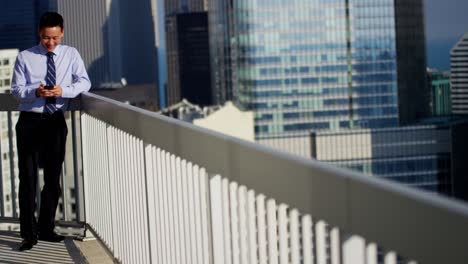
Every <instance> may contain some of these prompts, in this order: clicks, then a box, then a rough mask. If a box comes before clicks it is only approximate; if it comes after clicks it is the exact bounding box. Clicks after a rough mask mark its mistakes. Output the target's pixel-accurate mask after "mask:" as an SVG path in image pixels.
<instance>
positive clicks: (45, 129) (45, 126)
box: [16, 111, 68, 239]
mask: <svg viewBox="0 0 468 264" xmlns="http://www.w3.org/2000/svg"><path fill="white" fill-rule="evenodd" d="M67 133H68V130H67V124H66V122H65V118H64V115H63V113H62V112H60V111H58V112H55V113H54V114H47V113H44V114H39V113H32V112H21V113H20V117H19V119H18V123H17V124H16V140H17V143H16V144H17V149H18V167H19V180H20V183H19V208H20V229H21V237H22V238H24V239H35V238H36V236H37V235H38V233H42V234H49V233H50V232H53V230H54V227H55V212H56V210H57V205H58V200H59V197H60V195H61V188H60V174H61V171H62V164H63V160H64V158H65V143H66V138H67ZM39 160H41V161H42V162H41V163H42V165H43V167H44V187H43V189H42V192H41V203H40V204H41V208H40V212H39V221H38V222H37V223H36V217H35V215H34V212H35V211H36V189H37V182H38V175H37V172H38V170H37V169H38V165H39V162H38V161H39Z"/></svg>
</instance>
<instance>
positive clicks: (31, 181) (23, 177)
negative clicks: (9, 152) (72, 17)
mask: <svg viewBox="0 0 468 264" xmlns="http://www.w3.org/2000/svg"><path fill="white" fill-rule="evenodd" d="M38 33H39V38H40V42H39V44H38V45H37V46H34V47H32V48H30V49H27V50H24V51H22V52H20V53H19V55H18V57H17V59H16V64H15V68H14V73H13V79H12V87H11V90H12V94H13V95H14V96H15V97H16V98H17V99H18V100H19V111H20V116H19V119H18V123H17V124H16V138H17V149H18V167H19V179H20V184H19V208H20V229H21V237H22V239H23V240H22V242H21V244H20V245H19V250H20V251H23V250H28V249H31V248H32V247H33V246H34V245H35V244H37V241H38V240H43V241H49V242H60V241H63V240H64V237H63V236H61V235H59V234H57V233H55V231H54V228H55V212H56V210H57V205H58V200H59V197H60V194H61V188H60V174H61V173H60V172H61V170H62V164H63V160H64V158H65V142H66V137H67V133H68V130H67V125H66V123H65V118H64V111H66V110H67V108H68V102H69V100H70V99H71V98H74V97H76V96H77V95H79V94H80V93H82V92H85V91H88V90H89V89H90V87H91V83H90V81H89V77H88V74H87V73H86V69H85V66H84V63H83V60H82V59H81V56H80V54H79V53H78V51H77V50H76V49H75V48H73V47H70V46H66V45H61V44H60V42H61V40H62V37H63V34H64V26H63V18H62V16H61V15H60V14H58V13H55V12H46V13H44V14H43V15H42V16H41V18H40V21H39V29H38ZM39 156H40V159H41V160H42V161H43V166H44V186H43V189H42V191H41V204H40V209H39V220H38V221H37V222H36V217H35V216H34V212H35V210H36V185H37V182H38V175H37V168H38V157H39Z"/></svg>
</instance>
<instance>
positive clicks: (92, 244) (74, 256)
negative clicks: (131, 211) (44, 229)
mask: <svg viewBox="0 0 468 264" xmlns="http://www.w3.org/2000/svg"><path fill="white" fill-rule="evenodd" d="M20 242H21V238H20V235H19V232H17V231H0V263H5V264H22V263H25V264H26V263H27V264H38V263H41V264H42V263H47V264H54V263H60V264H66V263H90V264H95V263H96V264H98V263H99V264H108V263H114V262H113V259H112V258H111V257H110V256H109V255H108V254H107V251H106V250H105V249H104V248H103V247H102V245H101V244H100V243H99V241H97V240H87V241H78V240H74V239H73V238H72V237H67V238H66V239H65V241H63V242H61V243H51V242H44V241H39V242H38V243H37V245H35V246H34V247H33V249H31V250H27V251H23V252H21V251H18V245H19V243H20Z"/></svg>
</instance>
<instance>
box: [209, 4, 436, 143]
mask: <svg viewBox="0 0 468 264" xmlns="http://www.w3.org/2000/svg"><path fill="white" fill-rule="evenodd" d="M227 2H229V1H222V0H219V1H216V0H214V1H213V2H212V3H211V4H210V7H211V6H213V7H217V8H218V9H221V10H220V11H221V12H218V11H219V10H218V11H217V12H214V11H213V12H210V16H212V17H211V18H210V23H212V24H211V25H210V27H211V28H213V29H214V30H212V31H213V33H214V34H213V35H211V36H210V38H212V40H211V43H219V45H214V46H212V47H211V48H212V49H214V50H212V54H213V55H214V58H213V61H215V62H217V63H219V64H215V65H212V69H213V74H214V75H215V77H214V79H216V81H215V83H216V85H217V86H216V89H218V88H221V89H226V90H227V91H229V90H232V94H233V97H234V101H235V102H236V103H237V104H238V105H240V106H241V107H242V108H245V109H249V110H253V111H254V112H255V118H256V122H255V131H256V139H257V140H258V141H264V140H271V139H274V138H286V137H308V134H309V132H310V131H311V130H338V129H346V128H380V127H393V126H398V125H400V124H408V123H411V122H412V121H414V120H416V119H417V118H420V117H425V116H428V115H429V114H430V91H429V90H428V89H427V86H426V80H425V37H424V17H423V5H422V0H411V1H404V0H396V1H393V0H380V1H370V0H336V1H317V0H312V1H281V0H269V1H266V0H253V1H252V0H236V1H233V4H232V5H230V4H229V3H227ZM210 30H211V29H210ZM220 40H223V41H220ZM226 45H229V48H230V51H229V52H228V53H226V52H227V50H226V49H224V48H223V46H226ZM226 56H228V57H230V59H229V60H228V62H229V65H228V66H227V67H218V66H219V65H223V64H224V65H226V63H225V62H226ZM225 71H231V72H230V73H229V74H225ZM223 78H230V81H229V80H225V79H223ZM221 84H229V85H230V86H231V87H223V85H221ZM220 93H225V92H224V91H223V92H220ZM414 98H418V101H419V102H421V103H420V104H418V105H416V104H414V103H412V102H411V100H412V99H414Z"/></svg>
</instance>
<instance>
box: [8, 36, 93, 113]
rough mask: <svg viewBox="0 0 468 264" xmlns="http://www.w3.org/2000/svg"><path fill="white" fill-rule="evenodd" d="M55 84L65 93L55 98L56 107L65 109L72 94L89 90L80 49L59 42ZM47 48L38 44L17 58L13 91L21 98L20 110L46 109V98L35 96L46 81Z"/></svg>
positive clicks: (34, 110) (35, 110)
mask: <svg viewBox="0 0 468 264" xmlns="http://www.w3.org/2000/svg"><path fill="white" fill-rule="evenodd" d="M53 53H54V57H53V58H54V62H55V70H56V85H60V87H62V96H61V97H58V98H57V99H56V106H57V109H59V110H61V111H66V110H67V109H68V102H69V100H70V98H74V97H76V96H77V95H79V94H80V93H82V92H86V91H89V89H90V88H91V82H90V81H89V77H88V74H87V73H86V68H85V66H84V63H83V60H82V59H81V56H80V54H79V53H78V51H77V50H76V49H75V48H73V47H70V46H66V45H58V46H57V47H56V48H55V49H54V51H53ZM46 54H47V50H46V49H45V48H44V47H43V46H42V44H40V43H39V44H38V45H37V46H34V47H32V48H30V49H27V50H24V51H22V52H20V53H19V54H18V57H17V58H16V64H15V69H14V72H13V78H12V82H11V91H12V94H13V95H14V96H15V97H16V98H17V99H18V100H19V109H18V110H19V111H28V112H36V113H43V112H44V105H45V101H46V99H45V98H43V97H37V96H36V89H37V88H39V85H40V84H41V83H42V84H44V85H45V84H46V81H45V77H46V74H47V55H46Z"/></svg>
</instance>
